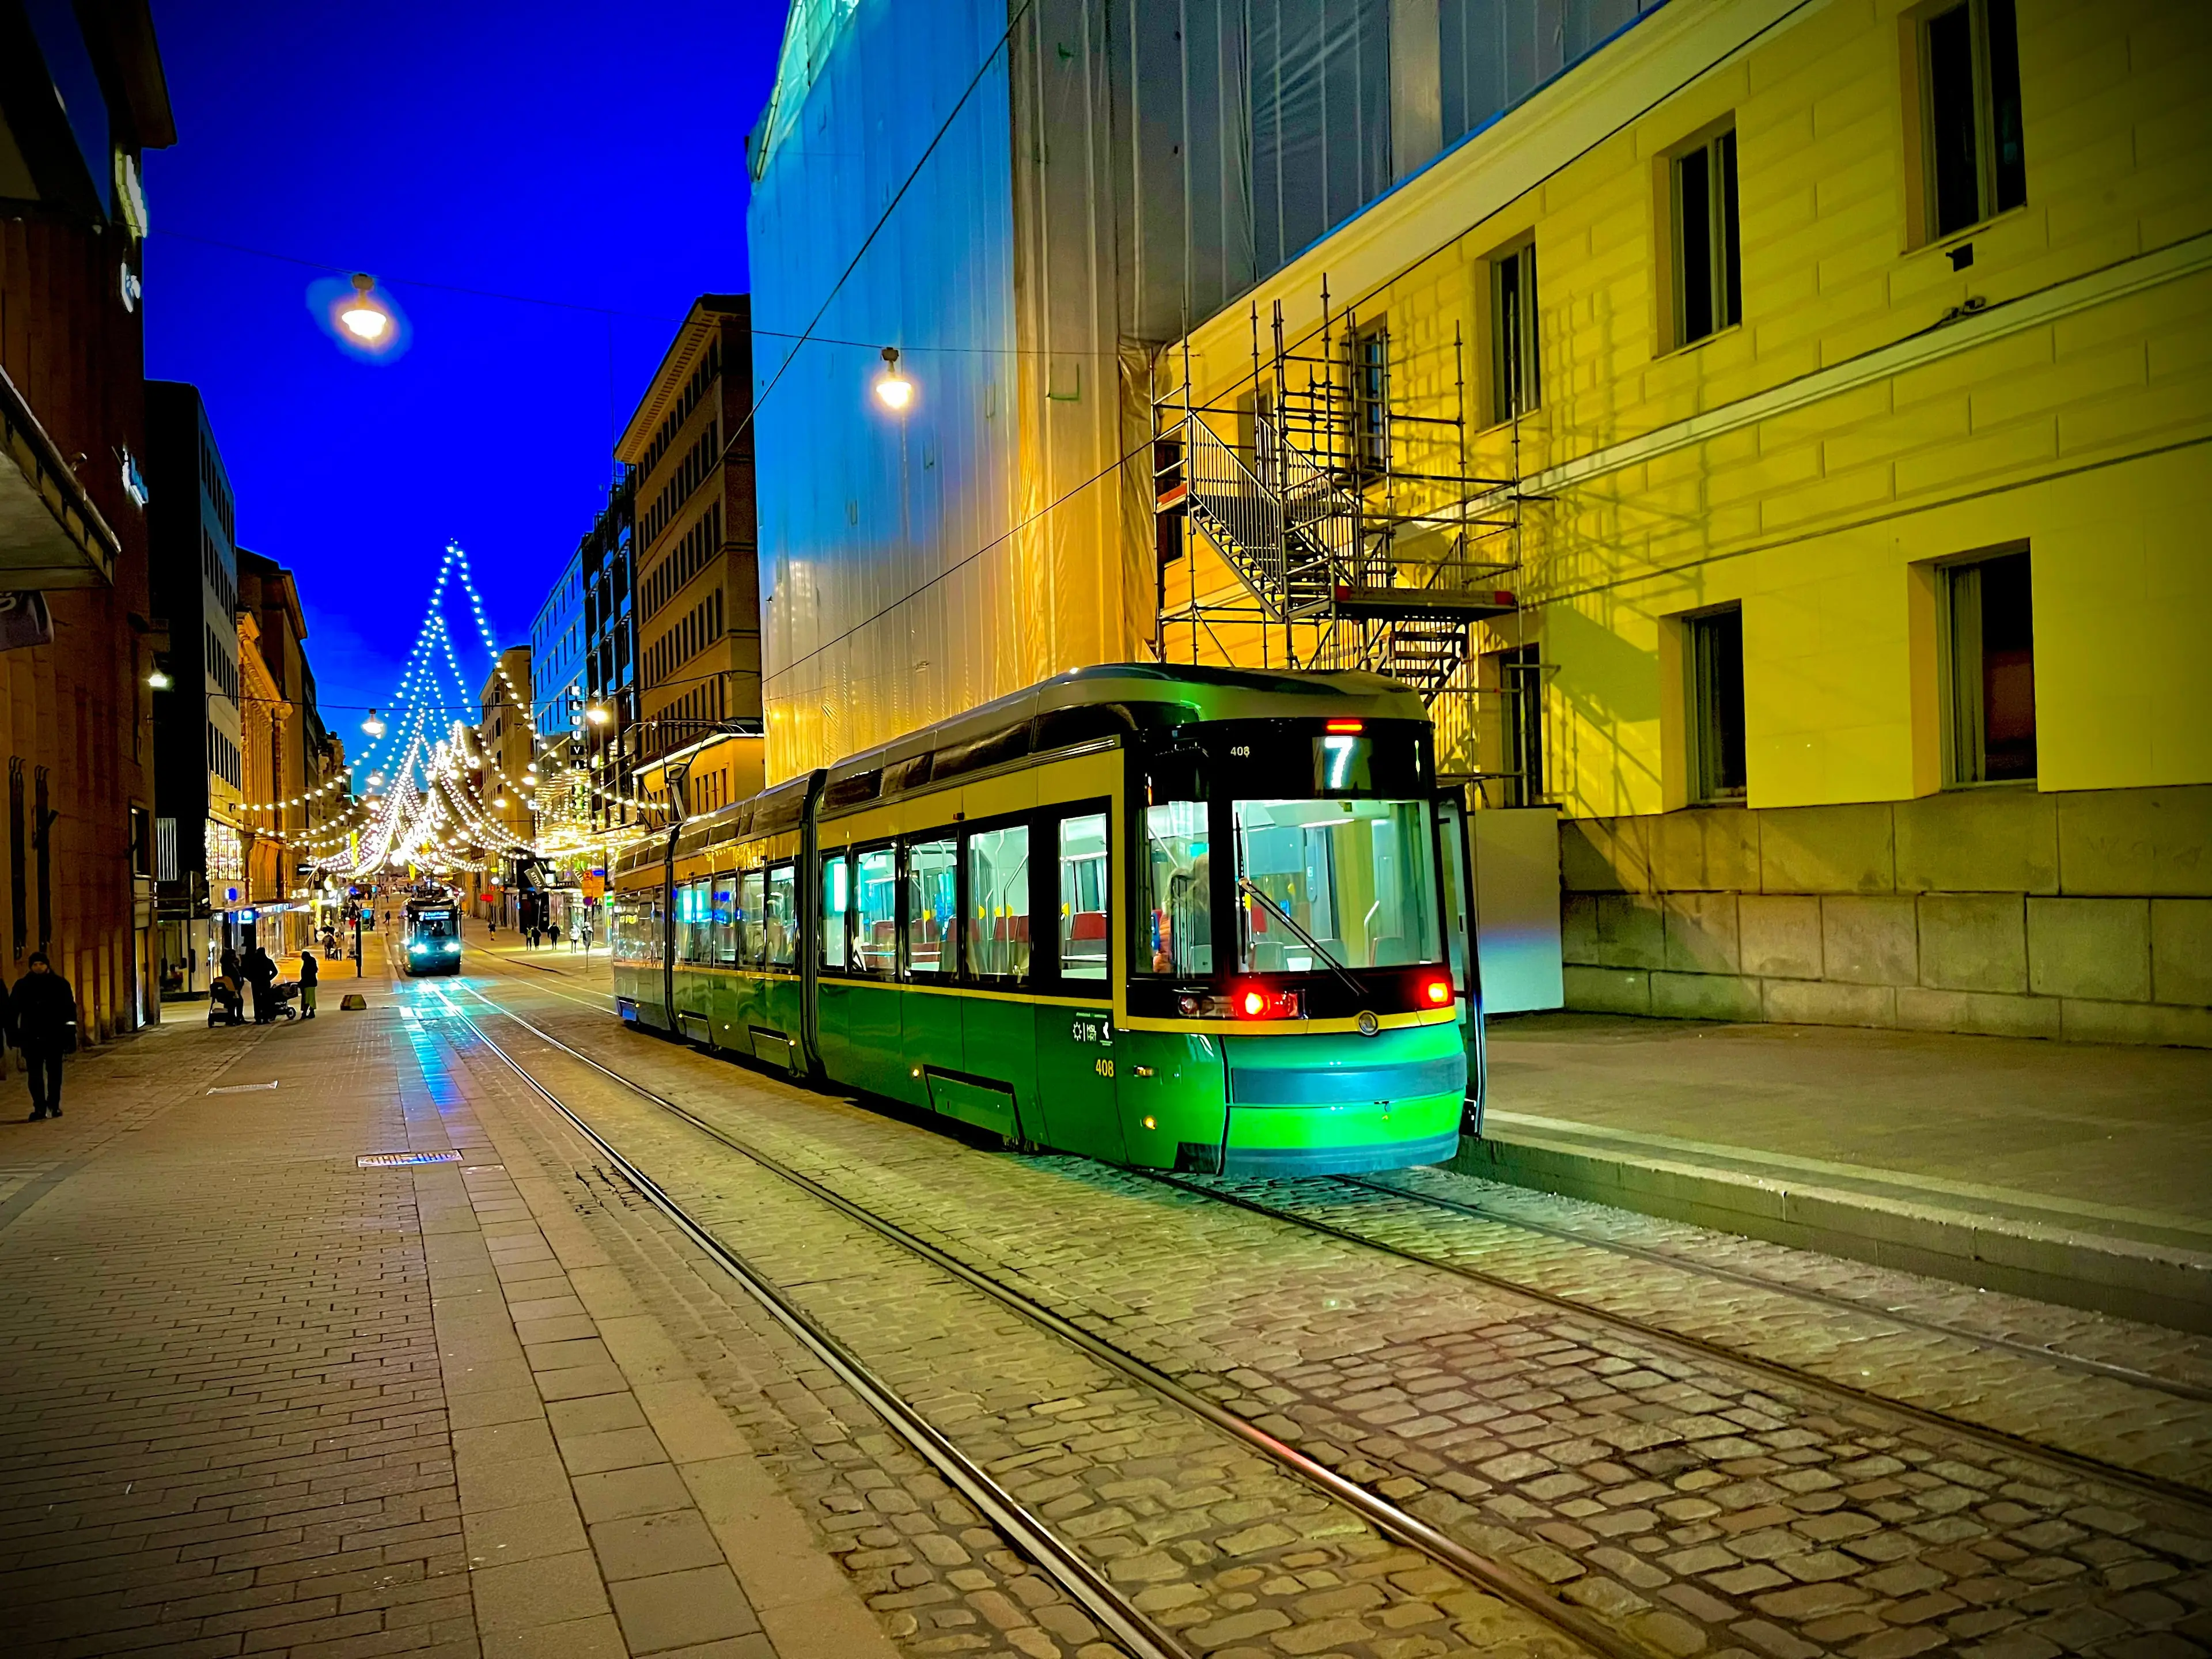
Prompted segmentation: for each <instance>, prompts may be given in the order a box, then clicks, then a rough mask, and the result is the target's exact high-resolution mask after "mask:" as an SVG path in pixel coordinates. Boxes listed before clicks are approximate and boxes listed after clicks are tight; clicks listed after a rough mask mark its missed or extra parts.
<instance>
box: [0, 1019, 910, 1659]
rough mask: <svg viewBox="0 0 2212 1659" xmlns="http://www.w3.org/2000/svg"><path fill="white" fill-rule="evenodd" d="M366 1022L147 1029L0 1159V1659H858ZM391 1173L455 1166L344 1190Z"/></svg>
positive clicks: (94, 1066)
mask: <svg viewBox="0 0 2212 1659" xmlns="http://www.w3.org/2000/svg"><path fill="white" fill-rule="evenodd" d="M369 989H370V998H371V1002H372V1005H373V1006H372V1009H371V1011H370V1012H367V1013H354V1014H342V1013H339V1012H337V1011H336V1010H335V1008H334V1007H326V1009H325V1012H324V1015H323V1017H322V1018H319V1019H318V1020H316V1021H314V1022H313V1023H307V1022H301V1023H298V1024H287V1025H282V1026H277V1027H275V1028H270V1029H266V1030H258V1031H244V1032H241V1031H235V1030H228V1029H224V1030H213V1031H210V1030H205V1029H204V1027H172V1028H168V1029H167V1030H160V1031H157V1032H154V1033H149V1034H147V1035H146V1036H144V1037H143V1038H140V1039H136V1040H134V1042H131V1043H129V1044H124V1045H118V1047H117V1048H113V1049H111V1050H108V1051H105V1052H103V1053H102V1054H100V1055H98V1056H95V1057H92V1058H88V1060H86V1061H85V1062H83V1063H82V1064H81V1065H79V1066H76V1067H75V1068H73V1071H72V1074H71V1079H70V1093H69V1095H68V1096H67V1097H65V1098H66V1099H67V1102H68V1114H69V1115H67V1116H66V1117H64V1119H63V1120H62V1121H60V1122H59V1123H41V1124H37V1125H28V1124H24V1125H15V1124H9V1125H7V1126H5V1128H4V1132H0V1170H4V1172H5V1178H6V1179H7V1181H8V1182H9V1184H8V1185H6V1186H0V1282H4V1283H5V1284H7V1285H9V1289H10V1291H11V1294H10V1295H9V1297H8V1298H7V1300H6V1302H5V1303H4V1304H0V1376H4V1377H5V1378H6V1380H7V1385H8V1386H7V1389H6V1392H5V1394H4V1395H0V1631H4V1632H6V1634H5V1636H4V1637H0V1649H4V1650H5V1651H6V1652H8V1653H9V1654H10V1655H23V1656H35V1659H68V1656H78V1655H94V1654H105V1653H122V1652H130V1653H134V1654H164V1655H167V1654H175V1655H231V1654H240V1653H247V1652H252V1653H263V1652H267V1653H292V1654H297V1655H301V1656H305V1655H310V1654H313V1655H316V1656H325V1659H341V1656H350V1655H368V1654H386V1653H399V1652H408V1653H427V1654H436V1655H440V1656H453V1659H458V1656H476V1655H479V1654H481V1655H483V1656H488V1659H489V1656H514V1659H524V1656H529V1659H536V1656H540V1655H548V1656H550V1655H561V1656H568V1655H578V1656H597V1655H603V1654H604V1655H608V1656H622V1655H625V1654H631V1653H635V1654H647V1653H654V1654H663V1653H665V1654H671V1655H677V1654H681V1655H690V1656H699V1659H704V1656H708V1655H712V1656H714V1659H772V1656H781V1659H810V1656H813V1655H820V1656H823V1659H828V1656H829V1655H833V1654H835V1655H845V1654H866V1653H867V1652H869V1651H870V1650H871V1648H872V1647H874V1648H875V1649H876V1650H877V1651H878V1652H881V1653H884V1654H886V1655H887V1654H888V1653H889V1651H890V1650H889V1649H888V1648H887V1647H882V1646H878V1645H877V1644H881V1643H882V1639H883V1638H881V1636H880V1634H879V1633H878V1631H877V1630H876V1628H875V1627H874V1626H873V1623H872V1619H871V1617H870V1615H869V1614H868V1613H866V1610H865V1608H864V1607H861V1605H860V1602H859V1601H858V1600H857V1598H855V1597H854V1596H852V1595H850V1593H849V1592H848V1591H846V1590H845V1589H844V1586H843V1583H842V1577H841V1576H840V1575H839V1574H838V1573H837V1571H836V1570H835V1568H834V1567H832V1566H830V1565H829V1564H828V1563H827V1561H826V1560H823V1559H819V1558H818V1557H817V1558H810V1555H809V1552H811V1551H812V1550H814V1549H815V1548H816V1545H815V1543H814V1541H813V1540H812V1538H811V1535H810V1534H808V1533H807V1532H806V1530H805V1525H804V1523H803V1522H800V1521H799V1517H798V1516H797V1514H796V1512H795V1511H793V1510H791V1509H790V1507H789V1505H788V1504H786V1503H785V1502H784V1500H783V1499H782V1498H781V1496H780V1495H779V1494H778V1493H777V1492H775V1490H774V1483H773V1482H772V1481H771V1480H768V1478H767V1477H766V1476H765V1475H763V1474H761V1473H759V1472H758V1470H757V1466H756V1462H755V1460H753V1459H752V1458H750V1456H749V1455H747V1454H748V1450H749V1449H748V1448H747V1447H746V1445H745V1443H744V1439H743V1437H742V1436H741V1435H740V1434H739V1433H738V1431H737V1430H736V1429H735V1428H734V1427H733V1426H732V1425H731V1423H730V1422H729V1420H728V1419H727V1416H726V1413H724V1412H723V1410H722V1408H721V1407H720V1406H718V1405H717V1404H716V1403H715V1402H714V1400H713V1399H712V1397H711V1396H709V1395H708V1394H707V1393H706V1392H705V1390H704V1389H703V1388H702V1386H701V1385H700V1384H699V1383H697V1381H696V1378H693V1377H691V1376H690V1375H689V1373H688V1371H687V1370H686V1369H685V1368H684V1366H683V1364H681V1363H680V1361H678V1360H676V1359H675V1358H674V1353H675V1350H674V1348H673V1346H672V1345H671V1344H670V1343H668V1342H667V1341H666V1340H665V1339H663V1340H659V1341H656V1340H655V1332H654V1330H653V1328H652V1322H651V1321H650V1320H649V1319H647V1318H645V1317H643V1316H640V1315H638V1314H637V1313H636V1311H635V1310H634V1309H633V1308H631V1307H630V1306H629V1303H628V1300H627V1297H626V1293H625V1291H624V1290H623V1286H622V1285H621V1284H620V1283H619V1282H618V1279H617V1278H616V1277H615V1276H612V1275H611V1272H610V1270H607V1269H605V1268H604V1267H597V1266H596V1264H595V1263H594V1262H593V1261H592V1258H591V1256H590V1255H589V1252H588V1248H587V1247H586V1248H584V1249H581V1250H580V1249H579V1246H578V1244H577V1243H576V1241H575V1240H574V1238H570V1237H566V1236H564V1235H563V1233H562V1226H561V1221H562V1215H561V1212H562V1200H561V1199H560V1197H559V1195H558V1194H556V1193H555V1192H553V1191H552V1190H551V1189H550V1185H549V1183H547V1182H544V1180H543V1178H542V1177H538V1176H537V1175H536V1172H535V1168H534V1166H533V1168H532V1175H531V1176H530V1177H528V1178H523V1177H520V1176H517V1177H510V1176H509V1175H508V1173H507V1170H506V1169H505V1168H504V1166H503V1165H502V1164H501V1162H500V1149H499V1147H498V1146H497V1145H496V1144H495V1141H496V1140H504V1139H507V1138H508V1136H509V1134H510V1133H511V1131H507V1132H501V1130H500V1129H499V1128H498V1127H497V1126H496V1125H495V1126H493V1127H491V1128H489V1129H488V1128H487V1127H486V1125H485V1124H484V1122H483V1121H480V1120H479V1117H478V1115H477V1112H476V1110H475V1102H473V1101H472V1099H471V1091H470V1090H469V1088H468V1087H467V1086H466V1084H465V1080H463V1079H457V1078H455V1077H454V1076H453V1075H452V1074H450V1073H447V1072H446V1070H445V1069H444V1067H443V1066H442V1065H441V1064H440V1063H439V1061H438V1060H437V1058H436V1056H435V1053H431V1054H429V1055H428V1058H429V1066H428V1072H427V1073H426V1070H425V1066H424V1063H423V1058H422V1054H418V1048H417V1043H416V1031H417V1028H416V1024H415V1022H414V1021H413V1020H412V1019H411V1018H409V1017H407V1016H405V1015H404V1014H403V1013H402V1012H400V1011H398V1009H395V1008H393V1007H392V1006H391V1005H392V1000H393V999H392V997H391V996H390V994H388V993H387V992H385V991H384V990H383V988H382V987H380V986H378V985H377V984H376V982H375V981H374V979H372V981H371V984H370V987H369ZM330 1001H331V1003H332V1004H335V1001H336V999H335V998H332V999H331V1000H330ZM269 1085H274V1086H273V1087H272V1086H269ZM231 1091H234V1092H231ZM33 1137H45V1139H33ZM409 1148H413V1149H417V1150H430V1149H436V1150H445V1149H448V1148H451V1149H453V1150H456V1151H458V1152H459V1153H460V1155H461V1158H460V1161H459V1162H457V1163H453V1164H444V1165H439V1166H429V1167H424V1168H416V1169H404V1168H403V1169H376V1170H362V1169H360V1168H358V1167H357V1166H356V1158H358V1157H359V1156H360V1155H362V1154H363V1153H368V1152H385V1151H398V1150H402V1149H409ZM526 1188H535V1189H536V1190H534V1191H531V1192H529V1193H527V1194H526V1190H525V1189H526ZM568 1220H569V1222H570V1223H571V1224H572V1227H573V1221H574V1218H573V1216H571V1217H569V1218H568ZM541 1224H543V1225H541ZM570 1257H574V1259H573V1260H571V1259H568V1258H570ZM595 1268H596V1270H595ZM594 1313H598V1314H600V1315H602V1316H606V1317H609V1318H611V1319H612V1320H613V1321H614V1322H615V1324H616V1325H617V1328H618V1329H619V1331H620V1346H619V1347H617V1346H616V1340H615V1338H614V1337H613V1336H611V1335H609V1334H606V1333H604V1332H603V1331H602V1330H601V1329H600V1328H599V1325H598V1324H597V1323H595V1322H594V1320H593V1318H592V1315H593V1314H594ZM810 1570H811V1571H810ZM764 1624H765V1625H766V1626H767V1627H768V1628H767V1629H766V1630H765V1631H764V1630H763V1625H764Z"/></svg>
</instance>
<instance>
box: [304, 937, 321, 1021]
mask: <svg viewBox="0 0 2212 1659" xmlns="http://www.w3.org/2000/svg"><path fill="white" fill-rule="evenodd" d="M321 972H322V969H320V968H319V967H317V966H316V965H315V953H314V952H313V951H301V952H300V1013H301V1018H306V1019H313V1018H314V1017H315V980H316V976H317V975H319V974H320V973H321Z"/></svg>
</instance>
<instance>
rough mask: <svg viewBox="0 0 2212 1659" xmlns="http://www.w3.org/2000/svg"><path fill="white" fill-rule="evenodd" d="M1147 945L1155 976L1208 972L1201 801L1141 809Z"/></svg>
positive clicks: (1209, 879)
mask: <svg viewBox="0 0 2212 1659" xmlns="http://www.w3.org/2000/svg"><path fill="white" fill-rule="evenodd" d="M1144 879H1145V884H1146V894H1147V901H1146V902H1147V903H1148V905H1149V907H1150V908H1151V910H1152V917H1151V921H1150V925H1149V929H1148V932H1149V935H1150V937H1149V939H1148V941H1147V942H1148V943H1149V945H1150V946H1151V950H1152V971H1153V972H1154V973H1156V974H1179V975H1182V974H1187V975H1198V974H1210V973H1212V971H1213V897H1212V887H1213V866H1212V859H1211V855H1210V852H1209V849H1208V847H1207V841H1206V803H1205V802H1204V801H1202V800H1170V801H1162V802H1159V803H1158V805H1152V806H1148V807H1146V809H1145V878H1144Z"/></svg>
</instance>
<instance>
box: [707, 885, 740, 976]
mask: <svg viewBox="0 0 2212 1659" xmlns="http://www.w3.org/2000/svg"><path fill="white" fill-rule="evenodd" d="M742 920H743V918H742V915H741V914H740V909H739V906H738V877H737V872H735V871H734V870H732V871H726V872H723V873H722V874H720V875H719V876H716V877H715V878H714V912H713V916H712V918H711V921H712V926H713V928H714V960H715V962H716V963H719V964H720V965H721V966H722V967H725V968H727V967H729V966H730V965H731V964H732V963H734V962H736V961H737V959H738V927H739V925H740V923H741V921H742Z"/></svg>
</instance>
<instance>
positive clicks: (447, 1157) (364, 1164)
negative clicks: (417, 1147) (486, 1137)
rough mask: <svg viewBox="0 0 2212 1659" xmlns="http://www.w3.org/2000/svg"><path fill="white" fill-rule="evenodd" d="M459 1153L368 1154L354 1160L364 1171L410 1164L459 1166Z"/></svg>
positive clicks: (396, 1167)
mask: <svg viewBox="0 0 2212 1659" xmlns="http://www.w3.org/2000/svg"><path fill="white" fill-rule="evenodd" d="M460 1161H461V1155H460V1154H459V1152H368V1153H365V1154H363V1155H362V1157H360V1158H356V1159H354V1164H356V1167H358V1168H360V1169H363V1170H396V1169H398V1168H399V1167H400V1166H401V1165H403V1164H459V1162H460Z"/></svg>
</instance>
